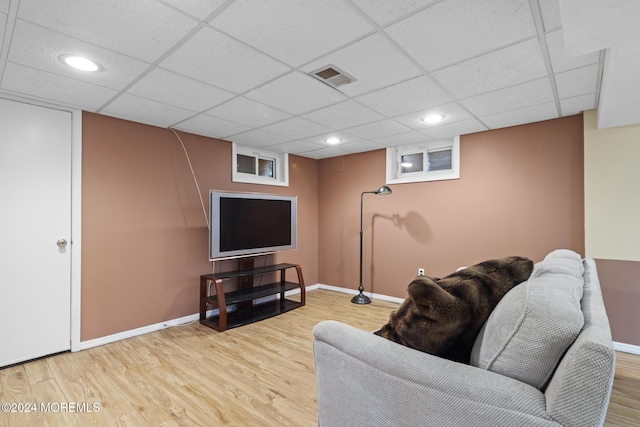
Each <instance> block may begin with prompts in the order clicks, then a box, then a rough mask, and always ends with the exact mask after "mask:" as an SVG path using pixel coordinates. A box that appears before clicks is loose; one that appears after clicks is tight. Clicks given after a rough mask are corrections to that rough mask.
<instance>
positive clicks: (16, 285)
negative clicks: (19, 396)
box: [0, 99, 71, 366]
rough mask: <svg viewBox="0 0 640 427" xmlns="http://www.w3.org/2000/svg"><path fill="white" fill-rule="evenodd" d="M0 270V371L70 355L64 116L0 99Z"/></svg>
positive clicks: (67, 132) (67, 119) (67, 126)
mask: <svg viewBox="0 0 640 427" xmlns="http://www.w3.org/2000/svg"><path fill="white" fill-rule="evenodd" d="M65 242H66V244H65ZM0 265H1V267H0V366H6V365H10V364H13V363H18V362H22V361H25V360H29V359H33V358H36V357H40V356H44V355H47V354H52V353H56V352H59V351H64V350H69V349H70V348H71V332H70V331H71V113H69V112H64V111H59V110H54V109H49V108H43V107H38V106H34V105H29V104H23V103H19V102H14V101H8V100H4V99H0Z"/></svg>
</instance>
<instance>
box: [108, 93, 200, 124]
mask: <svg viewBox="0 0 640 427" xmlns="http://www.w3.org/2000/svg"><path fill="white" fill-rule="evenodd" d="M100 113H101V114H106V115H108V116H114V117H120V118H125V119H127V120H135V121H138V122H141V123H147V124H151V125H154V126H161V127H167V126H171V125H173V124H174V123H176V122H180V121H182V120H184V119H186V118H187V117H190V116H192V115H193V111H189V110H184V109H181V108H177V107H174V106H172V105H167V104H163V103H161V102H156V101H152V100H150V99H146V98H141V97H139V96H134V95H129V94H126V93H125V94H122V95H120V96H118V97H117V98H116V99H115V100H114V101H113V102H111V103H110V104H109V105H107V106H106V107H105V108H104V109H103V110H101V111H100Z"/></svg>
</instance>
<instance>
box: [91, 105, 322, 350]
mask: <svg viewBox="0 0 640 427" xmlns="http://www.w3.org/2000/svg"><path fill="white" fill-rule="evenodd" d="M82 121H83V131H82V138H83V153H82V162H83V163H82V168H83V171H82V294H81V298H82V300H81V340H82V341H86V340H90V339H94V338H98V337H103V336H107V335H111V334H115V333H118V332H123V331H128V330H131V329H135V328H138V327H143V326H147V325H152V324H156V323H159V322H162V321H166V320H170V319H175V318H179V317H182V316H187V315H191V314H194V313H197V312H198V299H199V296H198V292H199V285H198V283H199V276H200V275H201V274H207V273H210V272H211V269H212V265H211V263H210V262H209V261H208V252H207V251H208V249H207V248H208V231H207V226H206V223H205V217H204V214H203V212H202V207H201V204H200V198H199V196H198V192H197V190H196V187H195V184H194V181H193V178H192V175H191V171H190V170H189V166H188V163H187V161H186V159H185V154H184V152H183V150H182V147H181V146H180V143H179V141H178V139H177V138H176V136H175V135H174V134H173V132H171V131H170V130H168V129H162V128H157V127H153V126H146V125H142V124H138V123H133V122H128V121H124V120H119V119H115V118H110V117H105V116H101V115H97V114H91V113H83V117H82ZM179 135H180V137H181V138H182V140H183V142H184V144H185V146H186V148H187V151H188V153H189V156H190V158H191V162H192V164H193V168H194V170H195V174H196V177H197V179H198V183H199V185H200V190H201V193H202V197H203V200H204V203H205V206H207V205H208V201H207V198H208V192H209V190H210V189H216V190H233V191H248V192H268V193H275V194H287V195H297V196H298V249H297V250H296V251H289V252H285V253H281V254H278V255H277V256H276V257H275V258H276V261H277V262H292V263H297V264H300V265H301V266H302V271H303V274H304V278H305V281H306V282H307V283H311V284H313V283H317V282H318V162H317V161H316V160H313V159H307V158H304V157H298V156H290V157H289V182H290V186H289V187H275V186H265V185H250V184H236V183H232V182H231V144H230V143H229V142H225V141H221V140H216V139H212V138H206V137H200V136H196V135H191V134H187V133H182V132H179ZM207 210H208V206H207ZM270 261H271V260H270ZM257 262H258V261H257ZM260 262H262V261H260ZM225 263H226V264H227V265H225ZM229 263H233V262H232V261H225V262H223V263H220V262H218V263H216V271H220V269H221V268H224V269H233V267H234V265H228V264H229Z"/></svg>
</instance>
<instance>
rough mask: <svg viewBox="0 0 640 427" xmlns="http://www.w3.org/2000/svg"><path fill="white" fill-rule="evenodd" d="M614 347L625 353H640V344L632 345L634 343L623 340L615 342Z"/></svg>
mask: <svg viewBox="0 0 640 427" xmlns="http://www.w3.org/2000/svg"><path fill="white" fill-rule="evenodd" d="M613 348H614V350H616V351H621V352H623V353H631V354H637V355H640V346H638V345H632V344H625V343H622V342H615V341H614V342H613Z"/></svg>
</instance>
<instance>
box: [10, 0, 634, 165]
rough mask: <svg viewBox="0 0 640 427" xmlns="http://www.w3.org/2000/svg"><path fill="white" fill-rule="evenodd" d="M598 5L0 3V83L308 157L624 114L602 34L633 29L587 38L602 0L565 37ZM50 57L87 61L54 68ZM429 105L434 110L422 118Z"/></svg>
mask: <svg viewBox="0 0 640 427" xmlns="http://www.w3.org/2000/svg"><path fill="white" fill-rule="evenodd" d="M608 1H609V2H613V3H616V4H618V5H619V4H622V3H627V5H632V4H633V3H637V2H634V1H633V0H625V1H622V2H621V1H620V0H616V1H614V0H608ZM560 2H562V8H561V5H560ZM589 3H592V4H591V5H589ZM599 3H602V2H595V0H590V1H585V2H582V3H581V2H578V1H576V0H441V1H434V0H402V1H400V0H398V1H383V0H321V1H318V0H314V1H311V0H272V1H255V0H235V1H234V0H227V1H224V0H207V1H205V0H135V1H131V0H91V1H72V0H51V1H46V2H43V1H42V0H0V46H1V50H0V96H1V97H5V98H9V99H23V100H31V101H35V102H38V103H42V104H45V105H57V106H62V107H65V108H76V109H82V110H85V111H89V112H94V113H98V114H103V115H107V116H113V117H117V118H122V119H126V120H131V121H135V122H140V123H145V124H149V125H153V126H159V127H172V128H175V129H179V130H183V131H185V132H190V133H194V134H199V135H204V136H209V137H215V138H220V139H224V140H228V141H234V142H237V143H239V144H242V145H245V146H249V147H256V148H261V149H263V150H269V151H275V152H289V153H293V154H298V155H301V156H305V157H310V158H315V159H321V158H327V157H332V156H338V155H343V154H349V153H357V152H362V151H370V150H376V149H380V148H385V147H391V146H399V145H405V144H416V143H420V142H423V141H430V140H437V139H446V138H451V137H453V136H455V135H462V134H468V133H474V132H480V131H484V130H488V129H497V128H502V127H507V126H515V125H520V124H525V123H531V122H536V121H541V120H547V119H553V118H557V117H563V116H569V115H574V114H577V113H580V112H581V111H584V110H590V109H593V108H598V107H599V103H602V101H603V100H606V105H607V108H608V111H610V112H615V111H616V109H619V110H621V111H623V112H624V113H625V114H626V116H630V115H631V116H632V115H633V114H637V111H638V110H639V109H638V108H637V105H638V104H637V102H636V101H638V98H637V94H631V95H629V94H628V93H627V92H628V91H625V90H624V88H625V84H624V81H621V80H620V79H622V78H624V76H623V77H620V75H622V74H627V75H628V76H627V77H626V78H627V79H628V80H629V81H630V83H631V82H635V81H636V80H637V79H636V78H635V76H637V75H638V74H637V71H638V70H637V69H634V68H633V67H634V66H635V67H637V68H639V69H640V66H638V61H637V57H638V55H636V54H634V52H635V53H637V52H638V50H635V51H634V50H633V46H631V47H632V48H629V46H628V45H623V46H622V48H619V47H618V45H619V44H622V42H621V40H622V41H628V40H634V39H635V38H636V37H637V34H636V33H634V32H626V33H624V32H623V33H622V34H618V33H615V34H614V35H613V36H611V37H609V39H605V41H604V42H603V41H602V40H601V39H598V38H597V37H596V39H597V42H592V41H590V40H592V39H593V38H594V35H596V36H597V35H598V34H600V33H601V32H603V31H604V32H605V33H606V32H607V30H606V28H615V27H616V26H615V25H614V21H615V20H616V19H621V18H620V16H622V17H626V18H625V19H628V16H627V15H628V14H627V13H620V11H619V10H618V13H617V15H616V14H612V15H614V16H611V17H607V19H609V20H611V25H610V26H609V27H607V26H606V25H604V27H605V30H603V29H602V28H601V27H603V25H602V22H601V21H599V20H597V19H595V22H592V23H591V24H590V27H589V28H591V29H592V31H591V33H589V34H587V35H585V36H583V35H581V34H580V31H581V30H583V29H584V27H582V26H581V25H580V24H581V22H582V21H581V19H583V16H584V13H581V12H583V10H584V9H585V8H586V9H587V10H591V11H593V10H596V9H597V8H598V7H601V5H600V6H599V5H598V4H599ZM585 5H586V6H585ZM628 7H629V8H630V9H632V10H631V12H630V13H636V12H637V11H634V10H633V6H628ZM561 9H562V13H561ZM636 9H637V8H636ZM625 12H626V11H625ZM591 19H593V17H591ZM563 22H568V24H567V25H569V26H571V27H572V28H574V29H572V30H571V31H570V32H569V33H567V31H563V28H562V23H563ZM631 22H638V20H637V19H636V20H635V21H633V20H632V21H631ZM596 24H597V25H596ZM637 28H638V27H637V26H634V27H633V29H634V30H635V29H637ZM565 37H568V38H570V40H571V45H570V49H566V48H565V45H566V43H565V41H564V38H565ZM589 37H591V39H590V38H589ZM576 40H577V41H576ZM581 40H586V41H583V42H582V44H581V42H580V41H581ZM616 49H623V50H622V53H621V52H620V50H616ZM567 50H570V51H571V52H569V53H571V56H570V57H569V56H568V55H567ZM605 52H606V53H605ZM610 52H613V53H616V55H614V54H613V53H611V54H610ZM65 54H81V55H84V56H86V57H89V58H91V59H92V60H94V61H96V62H98V63H99V64H100V65H101V66H102V69H101V70H100V71H98V72H95V73H86V72H80V71H76V70H73V69H70V68H68V67H67V66H66V65H65V64H63V63H62V62H61V60H60V56H61V55H65ZM608 56H610V58H609V57H608ZM616 58H617V60H616ZM630 58H631V60H633V59H634V58H636V63H635V64H631V65H629V64H628V62H629V61H630ZM607 61H609V62H611V63H613V64H614V65H611V64H609V62H607ZM625 61H626V62H625ZM616 62H617V64H618V65H617V67H616V66H615V63H616ZM606 64H609V69H610V70H609V71H606V70H605V68H606V67H605V65H606ZM329 65H331V66H334V67H337V68H338V69H340V70H343V71H344V72H345V73H348V75H350V76H352V77H353V78H354V81H353V82H352V83H349V84H346V85H342V86H339V87H332V86H331V85H328V84H325V83H322V82H320V81H319V80H317V79H316V78H313V77H311V76H310V75H309V74H310V73H312V72H314V71H317V70H318V69H322V68H323V67H326V66H329ZM611 70H613V71H611ZM633 71H636V72H633ZM608 72H611V73H612V76H614V77H613V78H612V79H613V81H612V82H609V81H608V80H607V73H608ZM635 84H636V86H637V82H635ZM607 87H611V88H612V89H611V92H609V93H607V94H606V97H605V94H604V92H601V89H602V88H607ZM625 96H626V98H624V97H625ZM629 97H631V99H628V98H629ZM618 98H624V99H622V101H620V102H618ZM634 104H635V108H632V110H633V111H634V112H633V113H631V112H629V111H628V110H629V107H628V106H629V105H634ZM430 113H438V114H442V115H444V116H445V118H444V120H442V121H441V122H439V123H437V124H426V123H424V122H422V121H421V118H423V117H424V116H426V115H427V114H430ZM601 113H602V112H601V111H600V110H599V116H602V117H605V114H604V113H602V114H601ZM609 114H610V115H611V113H609ZM614 115H615V114H614ZM616 120H618V121H620V120H619V119H616ZM624 121H626V122H628V123H621V124H630V123H638V122H640V118H639V117H625V118H624V119H623V122H624ZM602 125H603V126H606V125H607V124H606V123H602ZM614 125H619V124H615V123H614ZM330 137H338V138H340V139H341V140H342V142H341V143H340V144H339V145H335V146H329V145H327V143H326V142H325V141H326V140H327V139H328V138H330Z"/></svg>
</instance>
